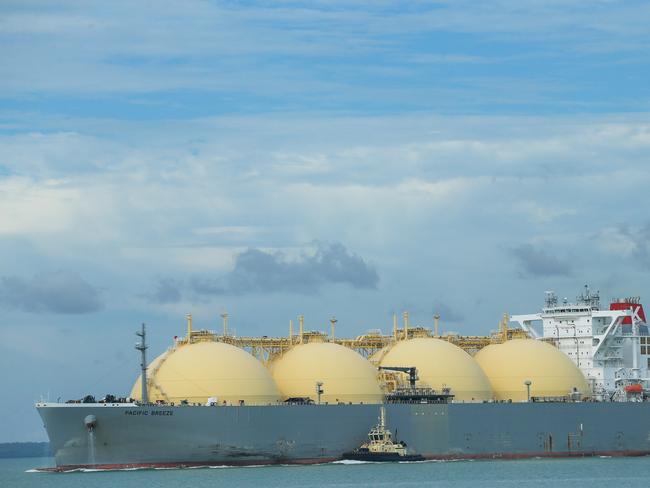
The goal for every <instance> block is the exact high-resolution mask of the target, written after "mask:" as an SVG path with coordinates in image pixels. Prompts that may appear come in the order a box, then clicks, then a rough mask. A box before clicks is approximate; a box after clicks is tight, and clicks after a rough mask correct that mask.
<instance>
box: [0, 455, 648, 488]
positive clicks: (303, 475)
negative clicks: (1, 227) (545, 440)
mask: <svg viewBox="0 0 650 488" xmlns="http://www.w3.org/2000/svg"><path fill="white" fill-rule="evenodd" d="M52 465H53V462H52V459H48V458H45V459H37V458H29V459H26V458H22V459H0V487H14V486H16V487H35V488H36V487H38V488H48V487H57V488H58V487H61V488H64V487H65V488H75V487H79V488H82V487H83V488H88V487H89V486H92V487H93V488H97V487H100V488H101V487H107V488H108V487H115V486H119V487H120V488H142V487H151V486H153V487H157V488H163V487H170V488H171V487H174V488H176V487H178V486H187V487H192V488H201V487H206V488H208V487H209V488H215V487H220V486H223V487H240V486H241V487H248V486H250V487H256V488H262V487H263V488H266V487H282V488H288V487H314V488H316V487H387V488H389V487H390V488H397V487H420V486H433V487H436V486H440V487H442V486H453V487H454V488H465V487H467V488H477V487H481V486H498V487H513V488H514V487H520V486H521V487H544V488H550V487H555V486H571V487H589V488H600V487H603V488H605V487H607V488H612V487H616V488H623V487H632V488H634V487H644V488H646V487H648V486H650V457H639V458H597V457H596V458H580V459H527V460H511V461H505V460H499V461H446V462H444V461H427V462H418V463H386V464H381V463H358V462H339V463H331V464H322V465H314V466H260V467H223V468H194V469H150V470H138V471H110V472H107V471H104V472H98V471H88V472H74V473H40V472H34V471H32V468H38V467H45V466H52Z"/></svg>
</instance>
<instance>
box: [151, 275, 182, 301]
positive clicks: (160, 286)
mask: <svg viewBox="0 0 650 488" xmlns="http://www.w3.org/2000/svg"><path fill="white" fill-rule="evenodd" d="M142 297H143V298H145V299H147V300H148V301H150V302H152V303H161V304H163V303H178V302H180V301H181V299H182V298H183V295H182V293H181V284H180V283H178V282H177V281H176V280H174V279H173V278H158V280H157V281H156V284H155V288H154V290H153V291H152V292H151V293H147V294H143V295H142Z"/></svg>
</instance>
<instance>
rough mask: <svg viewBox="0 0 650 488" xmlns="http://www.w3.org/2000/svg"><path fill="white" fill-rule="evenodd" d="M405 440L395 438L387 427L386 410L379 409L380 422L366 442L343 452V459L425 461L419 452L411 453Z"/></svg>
mask: <svg viewBox="0 0 650 488" xmlns="http://www.w3.org/2000/svg"><path fill="white" fill-rule="evenodd" d="M406 447H407V446H406V443H405V442H404V441H397V440H393V434H392V432H391V431H390V430H388V429H387V428H386V410H385V409H384V407H383V405H382V407H381V409H380V411H379V424H377V425H376V426H375V427H373V428H372V429H371V430H370V432H369V433H368V442H365V443H364V444H362V445H361V446H360V447H357V448H356V449H355V450H354V451H350V452H346V453H343V456H342V459H346V460H352V461H372V462H395V461H424V457H422V456H421V455H419V454H409V452H408V451H407V448H406Z"/></svg>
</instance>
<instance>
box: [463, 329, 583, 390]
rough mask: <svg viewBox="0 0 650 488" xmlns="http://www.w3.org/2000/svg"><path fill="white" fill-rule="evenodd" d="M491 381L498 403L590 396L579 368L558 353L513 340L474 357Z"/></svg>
mask: <svg viewBox="0 0 650 488" xmlns="http://www.w3.org/2000/svg"><path fill="white" fill-rule="evenodd" d="M474 358H475V359H476V362H477V363H478V364H479V365H480V366H481V368H482V369H483V371H485V374H486V375H487V377H488V378H489V380H490V384H491V385H492V389H493V390H494V395H495V398H496V399H497V400H512V401H525V400H526V399H527V398H528V391H527V390H528V387H527V385H526V382H528V381H529V382H530V395H531V396H537V397H560V396H567V395H569V394H570V393H571V392H573V391H574V389H575V390H577V391H578V392H580V393H581V394H582V395H585V396H588V395H589V394H590V388H589V385H588V383H587V381H586V379H585V377H584V375H583V374H582V372H581V371H580V369H578V367H577V366H576V365H575V364H574V363H573V361H571V359H569V357H568V356H567V355H566V354H564V353H563V352H562V351H560V350H559V349H557V348H555V347H553V346H552V345H550V344H547V343H545V342H542V341H538V340H534V339H512V340H509V341H507V342H504V343H503V344H492V345H490V346H487V347H485V348H483V349H481V350H480V351H479V352H478V353H477V354H476V356H475V357H474Z"/></svg>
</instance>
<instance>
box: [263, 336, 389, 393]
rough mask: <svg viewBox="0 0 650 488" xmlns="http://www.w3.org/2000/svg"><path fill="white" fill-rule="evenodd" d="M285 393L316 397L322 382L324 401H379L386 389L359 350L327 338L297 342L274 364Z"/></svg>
mask: <svg viewBox="0 0 650 488" xmlns="http://www.w3.org/2000/svg"><path fill="white" fill-rule="evenodd" d="M271 373H272V375H273V378H274V379H275V382H276V384H277V385H278V388H279V389H280V392H281V393H282V397H283V398H284V399H287V398H297V397H303V398H311V399H312V400H314V401H317V399H318V398H317V394H316V384H317V383H318V382H320V383H322V390H323V394H322V395H321V402H323V403H324V402H327V403H338V402H344V403H349V402H351V403H380V402H381V401H382V399H383V393H382V391H381V388H380V386H379V382H378V379H377V370H376V369H375V368H374V367H373V366H372V365H371V364H370V363H369V362H368V361H367V360H366V359H365V358H364V357H363V356H361V355H360V354H358V353H357V352H355V351H353V350H351V349H348V348H346V347H343V346H340V345H338V344H332V343H328V342H312V343H308V344H300V345H297V346H294V347H293V348H292V349H290V350H289V351H288V352H286V353H285V354H284V355H283V356H281V357H280V358H278V359H277V360H275V361H274V362H273V363H272V365H271Z"/></svg>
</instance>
